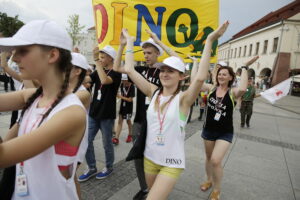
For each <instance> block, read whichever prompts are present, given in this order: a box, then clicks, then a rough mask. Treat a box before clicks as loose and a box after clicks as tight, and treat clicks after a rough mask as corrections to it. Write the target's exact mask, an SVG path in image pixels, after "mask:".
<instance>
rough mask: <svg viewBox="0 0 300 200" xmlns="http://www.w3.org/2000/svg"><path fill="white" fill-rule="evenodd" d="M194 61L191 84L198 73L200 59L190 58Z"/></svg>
mask: <svg viewBox="0 0 300 200" xmlns="http://www.w3.org/2000/svg"><path fill="white" fill-rule="evenodd" d="M188 57H189V58H190V59H191V60H192V61H193V67H192V71H191V82H192V81H193V80H194V78H195V75H196V74H197V72H198V59H197V58H195V57H192V56H188Z"/></svg>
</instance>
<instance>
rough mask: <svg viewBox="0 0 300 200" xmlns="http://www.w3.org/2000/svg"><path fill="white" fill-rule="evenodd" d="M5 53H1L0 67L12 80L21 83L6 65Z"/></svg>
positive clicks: (16, 74)
mask: <svg viewBox="0 0 300 200" xmlns="http://www.w3.org/2000/svg"><path fill="white" fill-rule="evenodd" d="M7 55H8V54H7V52H1V67H2V68H3V70H4V72H5V73H7V74H8V75H9V76H11V77H12V78H14V79H16V80H17V81H20V82H22V81H23V80H22V78H21V76H20V75H19V74H18V73H17V72H15V71H14V70H13V69H11V68H10V67H9V66H8V64H7V60H6V59H7Z"/></svg>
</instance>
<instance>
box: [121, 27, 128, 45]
mask: <svg viewBox="0 0 300 200" xmlns="http://www.w3.org/2000/svg"><path fill="white" fill-rule="evenodd" d="M126 30H127V29H126ZM120 44H121V45H123V46H125V45H126V44H127V40H126V37H125V36H124V33H123V30H122V32H121V35H120Z"/></svg>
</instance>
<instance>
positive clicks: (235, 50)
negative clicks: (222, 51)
mask: <svg viewBox="0 0 300 200" xmlns="http://www.w3.org/2000/svg"><path fill="white" fill-rule="evenodd" d="M236 52H237V48H235V49H234V57H235V58H236Z"/></svg>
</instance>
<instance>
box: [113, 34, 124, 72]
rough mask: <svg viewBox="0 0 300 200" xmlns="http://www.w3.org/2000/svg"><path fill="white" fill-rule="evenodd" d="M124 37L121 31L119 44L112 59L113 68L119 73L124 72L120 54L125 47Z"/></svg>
mask: <svg viewBox="0 0 300 200" xmlns="http://www.w3.org/2000/svg"><path fill="white" fill-rule="evenodd" d="M126 42H127V41H126V38H125V37H124V34H123V32H121V36H120V46H119V49H118V52H117V56H116V58H115V61H114V66H113V70H114V71H116V72H119V73H125V69H124V66H122V65H121V61H122V54H123V51H124V49H125V47H126Z"/></svg>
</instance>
